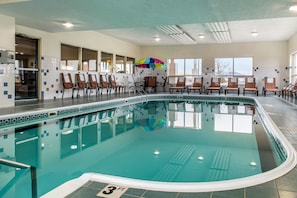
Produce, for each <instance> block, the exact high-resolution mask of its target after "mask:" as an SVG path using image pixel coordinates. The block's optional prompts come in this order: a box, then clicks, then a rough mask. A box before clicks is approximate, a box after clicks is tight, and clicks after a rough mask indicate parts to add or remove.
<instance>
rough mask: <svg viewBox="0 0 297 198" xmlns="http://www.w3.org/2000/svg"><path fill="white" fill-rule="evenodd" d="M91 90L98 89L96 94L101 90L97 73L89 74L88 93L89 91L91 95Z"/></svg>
mask: <svg viewBox="0 0 297 198" xmlns="http://www.w3.org/2000/svg"><path fill="white" fill-rule="evenodd" d="M91 90H96V96H97V95H98V92H99V83H98V81H97V75H96V74H89V75H88V88H87V94H88V91H89V95H90V94H91Z"/></svg>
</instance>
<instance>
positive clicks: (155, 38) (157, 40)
mask: <svg viewBox="0 0 297 198" xmlns="http://www.w3.org/2000/svg"><path fill="white" fill-rule="evenodd" d="M153 38H154V40H155V41H156V42H159V41H160V40H161V38H160V37H158V36H155V37H153Z"/></svg>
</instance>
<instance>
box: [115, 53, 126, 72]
mask: <svg viewBox="0 0 297 198" xmlns="http://www.w3.org/2000/svg"><path fill="white" fill-rule="evenodd" d="M113 72H114V73H125V57H124V56H119V55H116V68H115V70H114V71H113Z"/></svg>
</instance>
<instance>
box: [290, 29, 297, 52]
mask: <svg viewBox="0 0 297 198" xmlns="http://www.w3.org/2000/svg"><path fill="white" fill-rule="evenodd" d="M288 45H289V47H288V50H289V54H292V53H294V52H297V33H296V34H295V35H293V36H292V37H291V38H290V39H289V41H288Z"/></svg>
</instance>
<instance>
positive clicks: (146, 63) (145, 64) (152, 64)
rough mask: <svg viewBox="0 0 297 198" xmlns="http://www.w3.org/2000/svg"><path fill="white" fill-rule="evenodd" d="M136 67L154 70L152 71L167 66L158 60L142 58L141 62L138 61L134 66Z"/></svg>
mask: <svg viewBox="0 0 297 198" xmlns="http://www.w3.org/2000/svg"><path fill="white" fill-rule="evenodd" d="M134 66H135V67H138V68H143V69H145V68H152V69H155V68H157V69H164V68H166V64H165V63H164V62H163V61H161V60H159V59H157V58H142V59H140V60H138V61H137V62H136V63H135V64H134Z"/></svg>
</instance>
